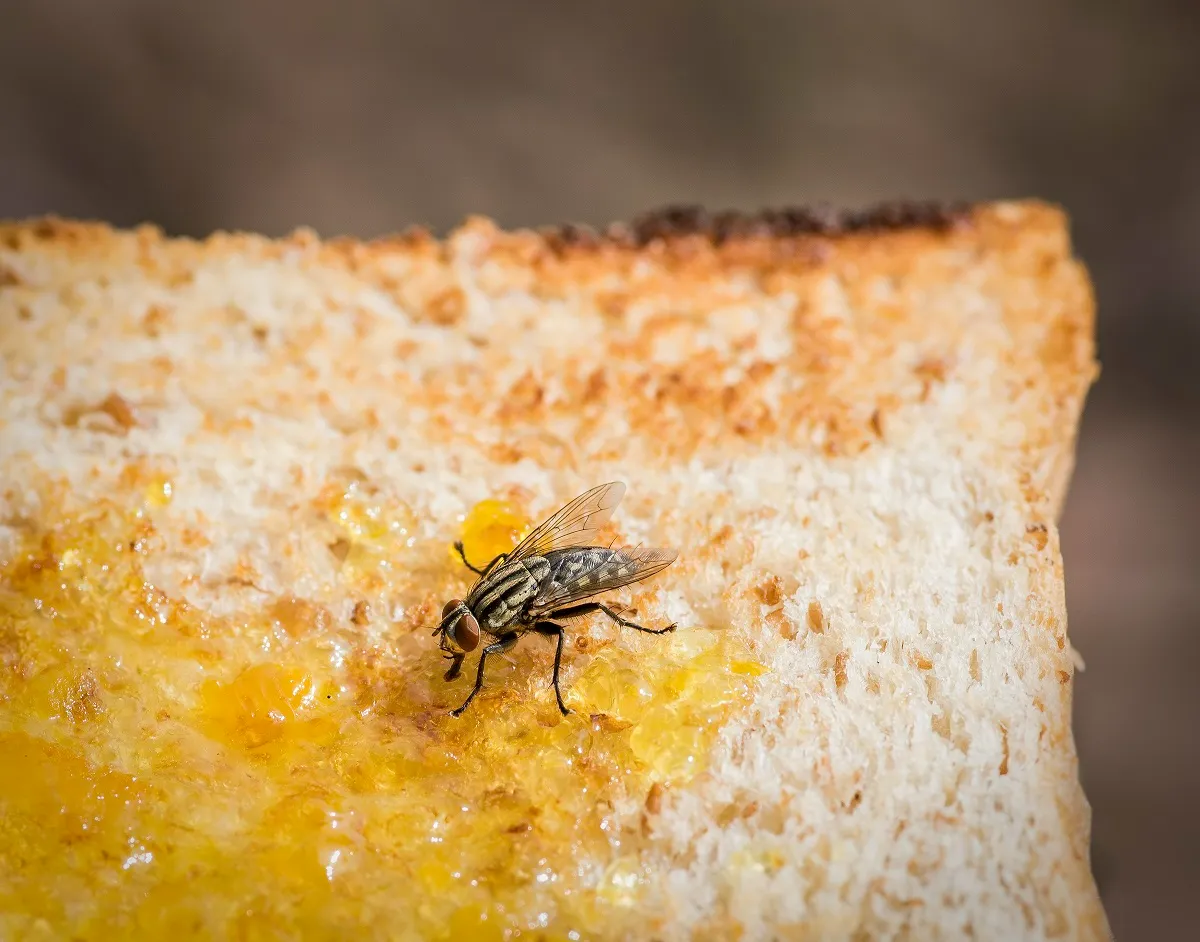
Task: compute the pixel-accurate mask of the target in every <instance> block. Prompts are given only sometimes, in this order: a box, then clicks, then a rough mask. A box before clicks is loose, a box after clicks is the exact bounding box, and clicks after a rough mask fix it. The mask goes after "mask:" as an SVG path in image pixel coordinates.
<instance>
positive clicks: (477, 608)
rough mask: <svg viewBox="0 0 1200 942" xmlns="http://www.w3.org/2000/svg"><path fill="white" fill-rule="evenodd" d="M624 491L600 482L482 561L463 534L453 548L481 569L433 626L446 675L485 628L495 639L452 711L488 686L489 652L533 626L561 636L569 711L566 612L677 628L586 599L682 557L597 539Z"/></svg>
mask: <svg viewBox="0 0 1200 942" xmlns="http://www.w3.org/2000/svg"><path fill="white" fill-rule="evenodd" d="M624 496H625V485H624V484H622V483H621V482H619V481H616V482H613V483H611V484H601V485H600V486H599V487H594V488H592V489H591V490H590V491H588V492H587V493H586V494H583V495H581V496H579V497H577V498H575V500H573V501H571V503H569V504H567V505H566V506H565V507H563V508H562V509H561V510H559V511H558V512H557V513H556V514H554V515H553V516H552V517H550V518H549V519H548V520H546V522H545V523H543V524H541V526H539V527H538V528H537V529H535V530H534V531H533V532H531V533H530V534H529V535H528V536H527V537H525V539H523V540H522V541H521V542H520V543H519V544H517V546H516V547H515V548H514V549H513V550H512V552H509V553H501V554H500V555H499V556H497V557H496V558H495V559H493V560H492V561H491V562H490V563H488V564H487V565H486V566H484V567H483V568H482V569H479V568H477V567H476V566H473V565H471V563H470V561H469V560H468V559H467V554H466V551H465V550H464V549H463V545H462V543H461V542H458V543H455V544H454V548H455V549H456V550H458V555H459V556H461V557H462V561H463V564H464V565H465V566H466V567H467V568H468V569H470V570H471V571H472V572H473V573H475V574H476V575H478V576H479V578H478V579H477V580H476V581H475V584H474V585H473V586H471V589H470V591H469V592H467V597H466V598H465V599H451V600H450V601H449V602H447V603H446V605H445V607H444V608H443V609H442V620H441V623H440V624H439V625H438V627H437V628H435V629H434V631H433V633H434V634H435V635H436V634H441V636H442V637H441V642H440V647H441V649H442V650H443V651H445V652H446V657H447V658H449V659H450V660H451V661H452V663H451V665H450V669H449V670H448V671H446V680H448V681H449V680H454V679H455V678H456V677H458V675H459V673H460V672H461V670H462V664H463V660H464V659H465V658H466V656H467V655H468V654H469V653H470V652H472V651H474V650H475V648H477V647H478V646H479V641H480V638H481V637H482V636H483V635H484V634H486V635H488V636H489V637H490V638H493V639H494V640H493V641H492V642H491V643H490V644H488V645H486V646H485V647H484V649H483V652H482V653H481V654H480V656H479V669H478V671H477V672H476V674H475V687H474V689H473V690H472V691H471V693H470V696H468V697H467V699H466V700H465V701H464V702H463V705H462V706H460V707H459V708H458V709H457V710H454V711H452V713H451V715H452V716H461V715H462V712H463V711H464V710H465V709H466V708H467V707H468V706H469V705H470V703H471V701H472V700H474V699H475V695H476V694H478V693H479V691H480V689H482V687H483V670H484V665H485V664H486V663H487V659H488V655H490V654H502V653H504V652H505V651H509V650H511V649H512V647H513V645H515V644H516V643H517V641H518V640H520V638H521V636H522V635H524V634H525V633H526V632H529V631H533V632H536V633H537V634H540V635H545V636H546V637H550V638H556V639H557V642H558V646H557V648H556V649H555V652H554V696H555V698H556V699H557V700H558V708H559V709H560V710H561V711H562V713H563V715H564V716H565V715H566V714H567V713H569V712H570V711H569V710H568V709H567V707H566V704H564V703H563V698H562V691H561V690H560V689H559V685H558V675H559V668H560V667H561V665H562V653H563V641H564V638H565V634H564V626H563V625H561V624H560V623H559V621H560V620H561V619H565V618H577V617H580V616H582V615H591V614H593V613H594V612H602V613H603V614H605V615H607V616H608V617H609V618H611V619H612V620H613V621H615V622H616V623H617V624H618V625H621V626H623V627H625V628H634V629H636V630H638V631H644V632H645V633H646V634H651V635H661V634H666V633H667V632H669V631H674V630H675V625H674V624H670V625H667V626H666V627H665V628H644V627H642V626H641V625H639V624H636V623H635V622H632V621H629V620H628V619H627V618H622V617H621V616H620V615H618V614H617V613H616V612H615V611H614V610H613V609H611V608H609V607H608V606H607V605H605V604H604V603H603V602H596V601H584V600H585V599H591V598H593V597H594V596H597V595H599V594H600V593H602V592H608V591H610V590H612V589H619V588H621V587H622V586H626V585H630V584H632V583H634V582H641V581H643V580H645V579H649V578H650V577H651V576H654V575H657V574H658V573H660V572H662V571H663V570H664V569H666V568H667V567H668V566H669V565H671V563H673V562H675V559H676V557H677V556H678V555H679V554H678V553H677V552H676V551H675V550H672V549H658V548H653V547H651V548H645V549H644V548H640V547H625V548H622V549H610V548H607V547H603V546H594V545H592V544H593V540H594V539H595V537H596V534H597V532H598V531H599V530H600V528H601V527H602V526H604V524H605V523H607V522H608V519H609V518H610V517H611V516H612V514H613V511H614V510H616V508H617V505H618V504H619V503H620V502H621V498H622V497H624Z"/></svg>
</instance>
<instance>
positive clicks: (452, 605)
mask: <svg viewBox="0 0 1200 942" xmlns="http://www.w3.org/2000/svg"><path fill="white" fill-rule="evenodd" d="M460 605H462V599H451V600H450V601H449V602H447V603H446V604H445V605H443V606H442V618H447V617H448V616H449V615H450V613H451V612H452V611H454V610H455V609H456V608H458V606H460Z"/></svg>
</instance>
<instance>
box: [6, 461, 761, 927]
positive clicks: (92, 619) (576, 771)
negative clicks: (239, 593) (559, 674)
mask: <svg viewBox="0 0 1200 942" xmlns="http://www.w3.org/2000/svg"><path fill="white" fill-rule="evenodd" d="M170 496H171V489H170V484H169V482H165V481H157V482H151V484H150V485H149V486H148V487H147V488H146V492H145V497H144V500H143V501H142V502H141V503H140V505H139V506H136V507H133V508H130V507H125V506H110V507H97V508H95V509H94V512H91V513H88V514H83V515H77V516H74V517H72V518H64V519H61V520H59V521H57V522H56V523H54V524H52V525H48V526H47V527H46V528H44V529H42V530H41V531H39V532H36V533H30V534H29V536H28V539H27V541H26V545H25V546H24V547H23V548H22V549H21V551H20V552H19V553H17V555H16V556H15V557H14V558H13V559H12V560H11V561H10V562H9V563H8V564H7V566H6V567H5V569H4V571H3V573H2V574H0V578H2V581H0V658H2V661H0V664H2V668H3V674H2V675H0V704H2V705H3V709H2V710H0V768H3V769H4V770H5V774H4V775H3V776H0V874H2V875H3V879H0V937H6V938H48V939H49V938H67V937H70V938H82V939H102V938H103V939H108V938H117V937H125V938H130V937H137V938H171V939H173V940H181V939H190V938H233V939H276V938H297V939H298V938H360V939H361V938H380V939H383V938H388V939H396V938H399V939H410V938H411V939H450V938H455V939H466V938H469V939H483V940H487V939H518V938H520V939H538V938H541V939H586V938H596V937H598V936H600V937H607V936H610V935H614V934H617V935H619V934H621V933H622V932H624V931H634V932H636V927H637V926H638V925H641V927H642V928H643V929H645V928H646V926H645V920H646V916H645V914H644V913H641V914H638V915H637V916H636V918H635V915H634V913H633V912H632V909H633V907H634V906H635V905H636V904H637V902H638V900H639V898H640V897H641V894H642V893H643V892H644V890H645V887H647V886H648V885H650V883H652V881H653V880H654V877H655V873H654V869H653V868H654V859H655V854H654V846H653V841H654V837H653V834H652V828H647V826H646V816H647V814H648V813H649V814H652V813H653V812H654V810H655V809H656V807H657V804H658V802H659V800H660V798H661V795H662V792H663V788H664V786H666V787H675V788H684V787H686V783H687V782H688V781H689V780H691V779H692V778H694V777H695V776H697V775H701V774H703V772H704V768H705V763H706V759H707V755H708V752H709V749H710V747H711V745H712V743H713V742H714V740H715V737H716V736H717V734H718V731H719V728H720V726H721V724H722V722H723V721H724V720H725V719H727V718H728V717H729V715H730V714H731V712H732V711H733V710H735V709H738V708H739V706H740V705H742V704H744V703H745V702H746V701H747V699H748V698H749V697H750V696H751V694H752V691H753V688H754V684H755V680H754V678H755V677H756V676H757V675H758V674H759V673H760V672H761V668H760V666H759V665H758V664H756V663H755V662H754V661H753V659H752V658H751V657H750V655H749V654H748V653H747V651H746V650H744V649H742V648H740V647H739V646H737V645H735V644H734V643H733V641H732V640H731V639H730V638H729V637H727V636H726V633H725V632H720V631H708V630H701V629H687V630H680V631H679V632H677V633H675V634H674V635H670V636H666V637H664V638H649V637H647V638H642V637H640V636H639V637H636V638H629V637H627V636H626V635H624V634H621V633H618V632H614V633H612V634H611V635H606V636H605V637H606V638H608V639H610V640H608V641H606V642H603V643H599V644H593V645H590V646H584V647H587V648H588V649H587V650H586V651H583V650H580V649H579V648H578V647H576V646H574V645H573V650H572V652H571V654H570V656H569V658H568V659H569V661H570V662H571V667H570V670H569V671H568V672H567V673H566V674H565V677H564V680H565V683H564V688H565V694H566V699H567V703H568V706H570V707H571V709H572V711H573V712H572V713H571V714H570V715H569V716H567V717H565V718H564V717H561V716H560V715H559V713H558V711H557V709H556V708H555V706H554V701H553V697H552V695H550V691H549V663H550V653H551V652H550V648H549V646H548V645H546V644H545V643H544V639H538V638H530V639H526V640H523V641H522V644H521V646H520V647H519V648H518V649H517V650H516V651H515V652H514V654H513V656H512V657H511V658H510V659H508V660H505V659H500V658H498V659H497V663H496V669H495V671H494V672H491V673H489V675H488V679H487V686H486V687H485V690H484V692H483V694H481V696H480V697H479V698H478V700H477V701H476V703H475V704H473V705H472V708H471V709H470V710H468V711H467V713H466V714H465V715H464V716H463V717H462V718H461V719H454V718H452V717H450V716H449V715H448V710H449V708H451V707H453V706H456V705H457V703H458V702H460V701H461V698H462V697H464V696H465V694H466V692H467V691H468V689H469V680H468V679H466V678H464V679H460V680H459V681H457V682H455V683H453V684H446V683H445V682H444V681H443V679H442V673H443V672H444V669H445V663H444V662H443V661H442V660H441V658H440V655H439V653H438V652H437V650H436V640H435V639H432V638H430V637H429V636H428V632H427V631H424V630H422V631H420V632H417V631H416V630H415V628H414V627H411V626H408V627H403V626H397V627H396V631H397V632H403V633H405V634H406V635H407V637H406V639H405V640H406V641H407V642H408V644H407V646H403V645H397V646H395V647H392V646H389V645H388V644H384V645H380V644H379V643H375V644H372V645H368V644H367V643H366V642H365V641H363V640H362V638H363V636H364V632H363V631H361V630H360V628H359V626H356V625H355V624H354V623H353V622H352V620H351V619H339V618H336V617H334V616H333V615H331V614H330V613H329V612H327V611H325V610H324V609H323V608H322V607H321V606H320V605H318V604H317V603H315V602H312V601H311V600H303V599H290V598H289V599H265V600H264V602H263V604H262V606H261V608H258V609H255V610H251V611H247V612H245V613H242V614H239V615H238V616H236V617H234V616H223V617H216V616H213V615H210V614H208V613H206V612H204V611H201V610H199V609H197V608H196V607H194V606H189V605H188V604H186V603H184V602H182V601H180V600H177V599H173V598H170V597H168V596H167V595H165V594H164V593H162V592H160V591H159V590H158V589H156V588H155V587H154V586H152V585H150V584H149V583H148V581H147V577H146V574H145V572H146V568H147V566H146V563H147V560H148V558H149V557H151V556H152V555H153V554H154V553H156V552H159V551H160V547H159V541H158V540H157V539H156V536H155V531H154V526H153V514H154V511H155V509H156V508H157V507H161V506H164V505H165V504H166V503H167V502H169V500H170ZM329 507H330V514H331V517H330V519H331V521H332V523H333V524H335V525H336V527H337V528H339V530H340V532H341V534H342V535H341V536H340V537H339V539H343V540H344V541H345V545H344V546H338V547H336V548H335V550H334V551H335V552H336V553H340V554H342V557H343V559H344V563H345V565H344V566H343V568H342V570H341V573H342V578H344V579H346V580H350V581H351V582H353V583H354V584H355V585H356V586H359V587H365V588H366V589H367V590H369V588H370V586H372V585H382V584H392V583H394V582H395V581H396V580H397V579H400V578H402V575H403V574H402V573H401V572H399V571H398V569H397V566H398V564H397V563H396V562H395V559H397V558H400V559H403V558H407V557H404V556H403V555H401V556H399V557H397V556H396V553H398V552H399V551H398V550H397V547H409V548H410V550H411V552H414V553H423V554H425V557H424V558H425V559H427V560H428V559H435V558H436V560H438V561H437V562H434V563H430V564H429V565H442V566H444V568H445V571H446V575H445V580H446V581H447V584H448V583H449V582H450V581H451V580H455V579H457V580H459V582H460V583H461V580H462V575H461V563H459V564H458V567H459V568H458V569H457V570H455V569H454V568H453V566H454V561H453V560H450V559H447V557H445V556H442V555H441V552H442V549H439V548H438V546H433V547H429V546H426V547H419V546H418V547H415V548H414V547H413V541H412V539H411V537H410V536H409V534H410V533H411V528H412V521H411V512H409V511H408V510H407V509H406V508H404V507H402V506H400V505H398V504H392V505H376V504H373V503H372V497H371V495H370V494H369V493H363V492H362V491H361V489H356V488H355V487H348V488H345V489H340V490H339V491H338V492H337V493H335V494H333V495H332V496H331V497H330V500H329ZM527 528H528V521H527V520H525V519H524V518H523V517H522V516H521V515H520V513H519V512H518V511H517V510H515V509H514V508H513V507H511V506H509V505H506V504H503V503H499V502H491V501H488V502H485V503H484V504H481V505H480V506H479V507H477V508H475V509H474V510H473V511H472V512H471V513H470V514H468V515H467V518H466V520H464V521H463V524H462V532H461V537H462V539H463V540H464V542H465V544H466V551H467V555H468V559H470V560H471V561H472V562H474V563H475V564H476V565H482V564H483V563H485V562H486V561H487V560H488V559H490V558H491V557H492V556H494V555H495V554H496V553H498V552H502V551H504V550H506V549H510V548H511V546H512V545H513V544H514V543H515V542H516V540H517V539H518V538H519V536H520V535H521V533H522V532H525V531H526V530H527ZM442 601H444V600H443V599H440V598H431V600H430V602H431V606H432V607H431V611H435V612H436V611H437V610H438V608H439V607H440V604H441V602H442ZM384 634H387V629H385V630H384ZM473 665H474V659H473V658H472V659H470V660H468V662H467V669H466V671H464V673H465V674H467V675H470V676H473Z"/></svg>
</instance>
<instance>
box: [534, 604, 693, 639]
mask: <svg viewBox="0 0 1200 942" xmlns="http://www.w3.org/2000/svg"><path fill="white" fill-rule="evenodd" d="M593 612H603V613H604V614H605V615H607V616H608V617H609V618H611V619H612V620H613V621H615V622H616V623H617V624H618V625H620V626H621V627H623V628H635V629H637V630H638V631H644V632H645V633H646V634H648V635H665V634H667V632H670V631H674V630H675V623H674V622H672V623H671V624H669V625H667V627H666V628H643V627H642V626H641V625H639V624H638V623H637V622H634V621H630V620H629V619H628V618H622V617H621V616H620V615H618V614H617V613H616V612H614V611H613V610H612V609H611V608H609V607H608V606H607V605H605V604H603V603H602V602H584V603H583V604H582V605H574V606H572V607H571V608H560V609H559V610H558V611H556V612H550V617H551V618H578V617H579V616H580V615H591V614H592V613H593Z"/></svg>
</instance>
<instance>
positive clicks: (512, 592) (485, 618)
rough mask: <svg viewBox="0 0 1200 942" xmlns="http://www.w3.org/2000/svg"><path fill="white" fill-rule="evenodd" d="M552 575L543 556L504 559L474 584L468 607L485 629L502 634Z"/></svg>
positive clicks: (514, 621) (468, 595) (491, 632)
mask: <svg viewBox="0 0 1200 942" xmlns="http://www.w3.org/2000/svg"><path fill="white" fill-rule="evenodd" d="M549 574H550V564H549V563H547V562H546V560H545V559H543V558H542V557H541V556H530V557H528V558H526V559H520V560H516V561H513V562H509V561H507V560H505V561H504V562H502V563H500V564H499V565H498V566H497V567H496V568H495V569H494V570H492V571H491V572H489V573H488V574H487V576H485V577H484V578H482V579H480V580H479V582H477V583H476V584H475V586H474V587H473V588H472V589H471V591H470V592H469V593H468V594H467V599H466V602H467V607H468V608H470V609H471V611H472V612H473V613H474V614H475V618H476V620H477V621H478V622H479V624H480V627H482V628H483V629H484V630H485V631H487V632H489V633H490V634H501V633H503V632H505V631H507V630H510V629H511V628H512V626H513V625H514V624H515V623H516V622H517V620H518V618H519V617H520V615H521V613H522V612H523V611H524V610H525V608H526V607H527V606H528V604H529V602H530V600H532V599H533V597H534V596H535V595H537V591H538V586H539V585H540V584H541V582H542V580H543V579H545V578H546V576H548V575H549Z"/></svg>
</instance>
